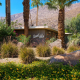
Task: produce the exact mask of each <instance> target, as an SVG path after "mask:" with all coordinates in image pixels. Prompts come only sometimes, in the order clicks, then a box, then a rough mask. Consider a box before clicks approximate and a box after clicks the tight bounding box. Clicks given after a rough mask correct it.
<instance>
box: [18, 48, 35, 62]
mask: <svg viewBox="0 0 80 80" xmlns="http://www.w3.org/2000/svg"><path fill="white" fill-rule="evenodd" d="M19 57H20V58H21V60H22V62H23V63H31V62H32V61H33V60H34V58H35V55H34V51H33V50H32V49H28V48H26V47H23V48H21V49H20V52H19Z"/></svg>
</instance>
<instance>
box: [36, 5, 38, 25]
mask: <svg viewBox="0 0 80 80" xmlns="http://www.w3.org/2000/svg"><path fill="white" fill-rule="evenodd" d="M36 26H38V5H37V16H36Z"/></svg>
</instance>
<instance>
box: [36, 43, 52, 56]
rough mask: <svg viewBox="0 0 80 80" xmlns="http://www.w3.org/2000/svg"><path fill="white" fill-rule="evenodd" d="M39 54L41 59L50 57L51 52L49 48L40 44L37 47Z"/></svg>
mask: <svg viewBox="0 0 80 80" xmlns="http://www.w3.org/2000/svg"><path fill="white" fill-rule="evenodd" d="M37 54H38V56H40V57H47V56H50V54H51V50H50V48H49V46H47V45H42V44H39V45H38V46H37Z"/></svg>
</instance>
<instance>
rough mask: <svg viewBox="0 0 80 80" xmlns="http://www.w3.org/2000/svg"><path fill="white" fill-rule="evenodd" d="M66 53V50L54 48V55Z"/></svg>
mask: <svg viewBox="0 0 80 80" xmlns="http://www.w3.org/2000/svg"><path fill="white" fill-rule="evenodd" d="M64 53H65V50H64V49H63V48H59V47H56V46H54V47H53V48H52V55H58V54H64Z"/></svg>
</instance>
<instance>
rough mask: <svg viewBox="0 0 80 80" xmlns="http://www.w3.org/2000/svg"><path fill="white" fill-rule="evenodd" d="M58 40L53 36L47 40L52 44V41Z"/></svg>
mask: <svg viewBox="0 0 80 80" xmlns="http://www.w3.org/2000/svg"><path fill="white" fill-rule="evenodd" d="M55 40H56V38H54V37H52V38H51V39H50V40H46V44H50V43H52V42H54V41H55Z"/></svg>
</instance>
